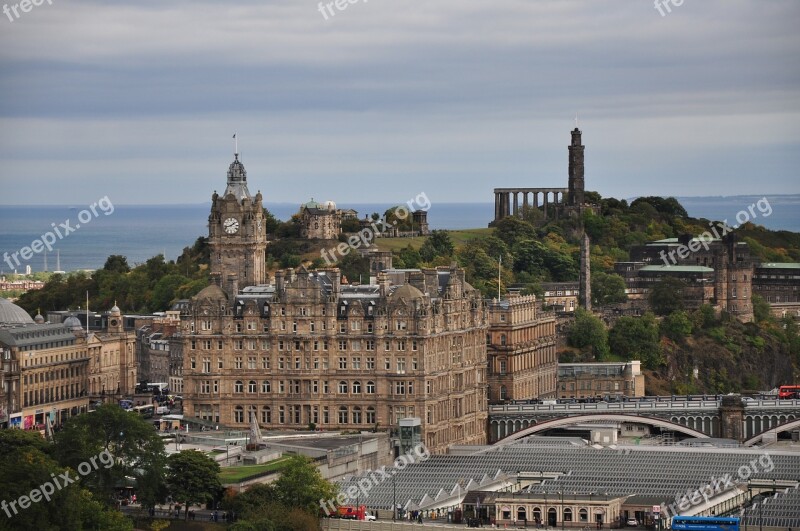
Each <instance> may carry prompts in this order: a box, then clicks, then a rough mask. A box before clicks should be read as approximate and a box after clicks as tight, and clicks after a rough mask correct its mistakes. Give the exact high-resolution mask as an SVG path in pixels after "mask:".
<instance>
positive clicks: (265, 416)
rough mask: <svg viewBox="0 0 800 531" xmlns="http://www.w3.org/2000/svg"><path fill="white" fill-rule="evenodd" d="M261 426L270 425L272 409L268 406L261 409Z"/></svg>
mask: <svg viewBox="0 0 800 531" xmlns="http://www.w3.org/2000/svg"><path fill="white" fill-rule="evenodd" d="M261 424H272V408H270V407H269V406H264V407H262V408H261Z"/></svg>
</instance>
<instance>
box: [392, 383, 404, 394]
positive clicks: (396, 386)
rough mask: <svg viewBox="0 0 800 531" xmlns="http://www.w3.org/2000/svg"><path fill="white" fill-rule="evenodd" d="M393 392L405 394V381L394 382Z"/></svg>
mask: <svg viewBox="0 0 800 531" xmlns="http://www.w3.org/2000/svg"><path fill="white" fill-rule="evenodd" d="M394 394H396V395H404V394H406V383H405V382H395V383H394Z"/></svg>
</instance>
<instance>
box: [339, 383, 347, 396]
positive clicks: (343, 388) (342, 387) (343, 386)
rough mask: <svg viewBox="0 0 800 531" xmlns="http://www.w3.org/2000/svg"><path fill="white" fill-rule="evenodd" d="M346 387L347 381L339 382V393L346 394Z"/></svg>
mask: <svg viewBox="0 0 800 531" xmlns="http://www.w3.org/2000/svg"><path fill="white" fill-rule="evenodd" d="M347 388H348V386H347V382H345V381H344V380H342V381H341V382H339V394H340V395H346V394H347Z"/></svg>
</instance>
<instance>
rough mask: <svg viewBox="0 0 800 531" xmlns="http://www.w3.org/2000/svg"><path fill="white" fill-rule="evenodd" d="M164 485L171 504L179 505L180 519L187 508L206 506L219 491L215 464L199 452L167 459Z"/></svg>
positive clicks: (217, 466) (186, 516) (180, 454)
mask: <svg viewBox="0 0 800 531" xmlns="http://www.w3.org/2000/svg"><path fill="white" fill-rule="evenodd" d="M167 467H168V472H167V484H168V485H169V492H170V494H171V495H172V498H173V499H174V500H177V501H179V502H181V503H183V504H184V505H185V506H186V507H185V512H184V519H185V520H188V518H189V506H190V505H196V504H199V503H205V502H209V501H211V500H213V499H214V497H215V496H217V494H218V493H219V492H220V491H221V490H222V484H221V483H220V481H219V464H217V462H216V461H214V460H213V459H211V458H210V457H208V456H207V455H205V454H204V453H202V452H198V451H195V450H184V451H182V452H179V453H177V454H172V455H170V456H169V458H168V459H167Z"/></svg>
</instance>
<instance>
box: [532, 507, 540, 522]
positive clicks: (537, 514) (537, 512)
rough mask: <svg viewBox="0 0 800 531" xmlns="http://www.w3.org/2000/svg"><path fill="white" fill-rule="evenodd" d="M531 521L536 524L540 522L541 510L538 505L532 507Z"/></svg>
mask: <svg viewBox="0 0 800 531" xmlns="http://www.w3.org/2000/svg"><path fill="white" fill-rule="evenodd" d="M533 521H534V522H535V523H537V524H540V523H542V510H541V509H540V508H538V507H534V508H533Z"/></svg>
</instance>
